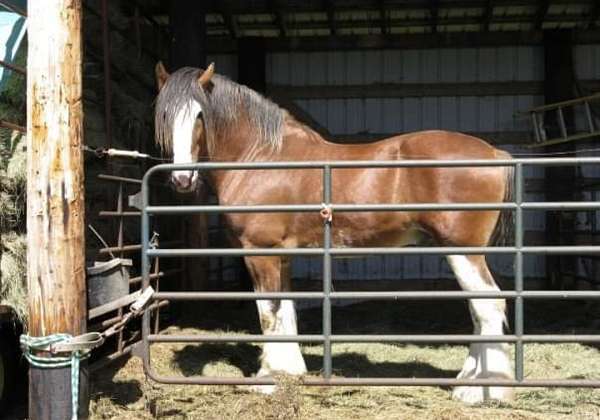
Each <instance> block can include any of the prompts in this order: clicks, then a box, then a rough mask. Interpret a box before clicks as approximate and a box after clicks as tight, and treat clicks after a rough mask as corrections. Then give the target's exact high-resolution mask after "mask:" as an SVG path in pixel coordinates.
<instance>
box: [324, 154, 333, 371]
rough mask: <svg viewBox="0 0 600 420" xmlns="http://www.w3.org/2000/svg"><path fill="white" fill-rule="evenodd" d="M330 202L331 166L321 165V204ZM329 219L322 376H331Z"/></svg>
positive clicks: (327, 222)
mask: <svg viewBox="0 0 600 420" xmlns="http://www.w3.org/2000/svg"><path fill="white" fill-rule="evenodd" d="M330 203H331V168H330V167H329V166H327V165H326V166H325V167H323V204H324V208H325V210H327V208H328V206H329V205H330ZM330 294H331V219H330V218H326V219H325V220H324V223H323V335H324V337H325V339H324V340H323V377H324V378H326V379H329V378H331V373H332V361H331V298H330Z"/></svg>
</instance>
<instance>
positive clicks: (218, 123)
mask: <svg viewBox="0 0 600 420" xmlns="http://www.w3.org/2000/svg"><path fill="white" fill-rule="evenodd" d="M201 71H202V70H201V69H197V68H192V67H184V68H181V69H179V70H177V71H176V72H174V73H173V74H171V75H170V76H169V78H168V80H167V82H166V83H165V85H164V86H163V88H162V89H161V91H160V93H159V95H158V98H157V100H156V105H155V117H154V127H155V140H156V143H157V144H158V145H159V146H160V148H161V150H162V151H163V152H166V153H171V151H172V150H173V139H172V133H173V123H174V120H175V116H176V115H177V112H178V111H179V110H180V109H181V108H182V107H186V106H187V105H188V104H189V103H190V100H192V99H193V100H195V101H197V102H198V103H199V104H200V106H201V107H202V116H203V118H204V123H205V127H206V142H207V147H208V152H209V153H211V154H212V153H213V152H214V150H215V147H216V139H218V138H219V137H220V135H222V134H225V131H226V130H227V129H228V128H232V127H235V124H236V123H237V122H238V121H239V117H240V116H241V115H246V116H247V118H248V120H249V122H250V126H251V129H254V130H255V132H254V133H248V134H249V136H248V138H249V140H250V141H249V147H251V148H252V149H254V148H263V147H265V146H267V147H269V148H271V149H272V150H279V149H280V148H281V142H282V127H283V120H284V118H285V115H286V112H285V111H284V110H283V109H282V108H280V107H279V106H278V105H276V104H274V103H273V102H271V101H270V100H268V99H267V98H265V97H263V96H262V95H260V94H259V93H257V92H255V91H253V90H252V89H250V88H248V87H246V86H243V85H240V84H238V83H235V82H233V81H232V80H230V79H228V78H227V77H224V76H221V75H218V74H215V75H213V77H212V79H211V82H212V89H211V90H210V92H209V93H208V94H207V93H206V92H205V91H204V90H203V89H201V88H200V86H199V85H198V77H199V76H200V72H201ZM252 142H254V144H252Z"/></svg>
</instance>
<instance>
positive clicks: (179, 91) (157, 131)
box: [154, 67, 202, 154]
mask: <svg viewBox="0 0 600 420" xmlns="http://www.w3.org/2000/svg"><path fill="white" fill-rule="evenodd" d="M199 73H200V70H199V69H195V68H191V67H184V68H182V69H179V70H177V71H176V72H174V73H173V74H171V76H170V77H169V78H168V79H167V82H166V83H165V85H164V86H163V88H162V89H161V91H160V93H159V94H158V97H157V99H156V105H155V111H154V112H155V113H154V139H155V141H156V144H157V145H158V146H159V147H160V149H161V151H162V152H163V153H166V154H171V153H172V150H173V125H174V122H175V117H176V116H177V115H178V113H179V112H180V111H181V110H182V109H183V108H185V107H189V104H190V102H191V101H192V100H196V101H198V97H199V95H200V94H201V93H202V92H201V91H202V89H201V88H200V87H199V86H198V83H197V80H198V76H199Z"/></svg>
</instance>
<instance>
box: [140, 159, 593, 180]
mask: <svg viewBox="0 0 600 420" xmlns="http://www.w3.org/2000/svg"><path fill="white" fill-rule="evenodd" d="M517 163H521V164H523V165H531V166H565V165H586V164H598V163H600V157H577V158H515V159H456V160H454V159H451V160H444V159H439V160H436V159H425V160H421V159H415V160H378V161H370V160H338V161H335V160H333V161H306V162H301V161H287V162H285V161H281V162H197V163H190V164H176V163H163V164H159V165H156V166H153V167H152V168H150V169H149V170H148V171H147V172H146V174H145V175H144V176H145V177H148V178H150V177H152V175H153V174H154V173H155V172H166V171H178V170H199V169H203V170H215V169H231V170H247V169H273V170H275V169H322V168H323V167H324V166H326V165H327V166H329V167H330V168H331V169H352V168H444V167H448V168H455V167H496V166H514V165H516V164H517Z"/></svg>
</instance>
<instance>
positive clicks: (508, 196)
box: [489, 152, 515, 246]
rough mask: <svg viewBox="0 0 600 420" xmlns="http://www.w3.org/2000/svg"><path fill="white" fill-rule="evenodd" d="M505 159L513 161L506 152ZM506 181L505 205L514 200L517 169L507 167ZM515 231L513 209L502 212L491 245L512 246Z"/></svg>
mask: <svg viewBox="0 0 600 420" xmlns="http://www.w3.org/2000/svg"><path fill="white" fill-rule="evenodd" d="M501 157H502V158H503V159H511V158H512V156H511V155H510V154H508V153H506V152H502V153H501ZM504 169H505V180H504V183H505V184H504V199H503V201H504V202H505V203H509V202H512V201H513V200H514V186H515V182H514V181H515V167H514V166H512V165H511V166H505V167H504ZM514 231H515V220H514V212H513V211H512V210H511V209H503V210H500V216H499V217H498V221H497V222H496V227H495V228H494V232H493V233H492V236H491V237H490V241H489V242H490V245H498V246H502V245H509V244H512V242H513V241H512V239H513V237H514Z"/></svg>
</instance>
